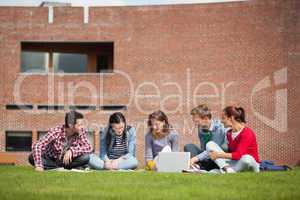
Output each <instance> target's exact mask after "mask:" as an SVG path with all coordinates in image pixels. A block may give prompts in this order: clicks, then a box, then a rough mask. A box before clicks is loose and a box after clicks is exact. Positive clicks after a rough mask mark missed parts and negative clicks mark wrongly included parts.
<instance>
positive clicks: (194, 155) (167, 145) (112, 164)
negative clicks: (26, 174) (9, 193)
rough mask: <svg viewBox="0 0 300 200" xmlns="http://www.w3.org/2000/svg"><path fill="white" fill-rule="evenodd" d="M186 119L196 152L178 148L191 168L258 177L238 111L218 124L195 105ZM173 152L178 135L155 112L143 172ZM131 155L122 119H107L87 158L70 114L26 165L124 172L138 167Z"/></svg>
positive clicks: (130, 132)
mask: <svg viewBox="0 0 300 200" xmlns="http://www.w3.org/2000/svg"><path fill="white" fill-rule="evenodd" d="M191 116H192V120H193V122H194V123H195V125H196V126H197V128H198V137H199V140H200V146H197V145H195V144H187V145H185V146H184V151H185V152H190V154H191V160H190V164H191V167H195V166H196V167H197V168H199V169H201V170H206V171H213V170H217V171H219V172H221V173H234V172H239V171H244V170H252V171H254V172H259V157H258V147H257V142H256V136H255V133H254V132H253V130H251V129H250V128H249V127H247V126H246V121H245V111H244V109H243V108H236V107H234V106H229V107H226V108H225V109H224V110H223V113H222V120H218V119H213V118H212V113H211V110H210V109H209V108H208V106H207V105H199V106H197V107H196V108H194V109H192V111H191ZM178 151H179V134H178V132H177V131H176V130H175V129H174V128H173V127H172V126H171V125H170V123H169V121H168V117H167V116H166V114H165V113H164V112H162V111H160V110H159V111H156V112H153V113H152V114H150V115H149V118H148V132H147V134H146V136H145V169H147V170H153V171H155V170H156V169H157V166H158V165H159V163H158V159H157V157H158V154H159V152H178ZM135 152H136V130H135V128H134V127H132V126H130V125H128V124H127V123H126V119H125V117H124V115H123V114H122V113H120V112H116V113H113V114H112V115H111V116H110V117H109V123H108V126H107V127H106V128H103V129H102V130H101V131H100V154H99V155H98V154H95V153H93V149H92V147H91V145H90V144H89V142H88V139H87V132H86V130H85V129H84V119H83V115H82V114H81V113H78V112H76V111H70V112H68V113H67V114H66V116H65V124H64V125H60V126H57V127H55V128H52V129H50V130H49V132H48V133H47V134H46V135H45V136H44V137H43V138H41V139H40V140H38V141H37V142H36V143H34V144H33V145H32V153H31V154H30V155H29V162H30V164H31V165H33V166H34V167H35V170H37V171H43V170H49V169H55V168H61V167H63V168H65V169H72V168H83V167H88V168H91V169H95V170H103V169H107V170H120V169H122V170H128V169H136V168H137V167H138V160H137V158H136V156H135Z"/></svg>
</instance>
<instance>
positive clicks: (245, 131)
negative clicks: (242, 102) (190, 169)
mask: <svg viewBox="0 0 300 200" xmlns="http://www.w3.org/2000/svg"><path fill="white" fill-rule="evenodd" d="M222 121H223V123H224V125H225V127H230V128H231V130H230V131H228V133H227V141H228V153H226V152H224V151H223V150H222V149H221V148H220V147H219V146H218V145H217V144H216V143H214V142H208V143H207V146H206V149H207V150H208V151H210V157H211V159H212V160H214V161H215V163H216V164H217V165H218V166H219V167H220V169H221V171H222V172H228V173H230V172H231V173H232V172H238V171H244V170H253V171H254V172H259V157H258V147H257V142H256V136H255V133H254V132H253V131H252V129H250V128H248V127H247V126H245V112H244V109H243V108H236V107H233V106H228V107H226V108H225V109H224V110H223V116H222Z"/></svg>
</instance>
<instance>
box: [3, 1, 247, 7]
mask: <svg viewBox="0 0 300 200" xmlns="http://www.w3.org/2000/svg"><path fill="white" fill-rule="evenodd" d="M45 1H49V2H51V1H53V2H65V3H71V4H72V6H129V5H164V4H189V3H215V2H233V1H241V0H45ZM41 2H43V0H0V6H39V5H40V4H41Z"/></svg>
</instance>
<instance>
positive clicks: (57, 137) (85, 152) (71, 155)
mask: <svg viewBox="0 0 300 200" xmlns="http://www.w3.org/2000/svg"><path fill="white" fill-rule="evenodd" d="M91 152H92V147H91V145H90V144H89V142H88V140H87V133H86V131H85V130H84V129H83V115H82V114H81V113H78V112H76V111H71V112H69V113H67V114H66V116H65V124H64V125H60V126H57V127H55V128H52V129H50V130H49V132H48V133H47V134H46V135H45V136H44V137H43V138H41V139H40V140H39V141H37V142H36V143H35V144H33V145H32V153H31V154H30V156H29V162H30V164H31V165H33V166H34V167H35V170H37V171H43V170H47V169H54V168H58V167H64V168H66V169H72V168H78V167H81V166H84V165H86V164H88V162H89V154H90V153H91Z"/></svg>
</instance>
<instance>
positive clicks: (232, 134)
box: [231, 127, 245, 140]
mask: <svg viewBox="0 0 300 200" xmlns="http://www.w3.org/2000/svg"><path fill="white" fill-rule="evenodd" d="M244 128H245V127H243V128H241V130H239V131H238V132H233V131H232V133H231V137H232V139H233V140H234V139H235V138H236V137H237V136H238V135H239V134H240V133H241V132H242V131H243V130H244Z"/></svg>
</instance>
